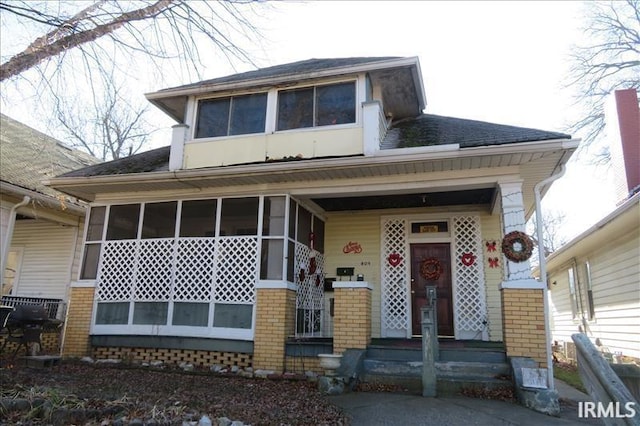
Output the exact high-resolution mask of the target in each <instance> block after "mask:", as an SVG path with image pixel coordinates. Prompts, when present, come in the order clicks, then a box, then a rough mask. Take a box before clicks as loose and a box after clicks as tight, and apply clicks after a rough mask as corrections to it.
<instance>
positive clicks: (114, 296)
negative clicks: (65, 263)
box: [80, 195, 324, 343]
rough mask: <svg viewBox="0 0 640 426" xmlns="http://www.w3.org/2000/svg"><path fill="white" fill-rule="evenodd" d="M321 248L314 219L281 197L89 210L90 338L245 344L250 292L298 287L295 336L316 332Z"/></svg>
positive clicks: (250, 330) (251, 322)
mask: <svg viewBox="0 0 640 426" xmlns="http://www.w3.org/2000/svg"><path fill="white" fill-rule="evenodd" d="M323 242H324V222H323V219H322V218H321V217H320V216H318V215H317V214H314V213H312V212H311V211H310V210H309V209H307V208H305V206H303V205H302V204H301V203H300V202H298V201H296V199H294V198H292V197H290V196H288V195H277V196H262V195H261V196H247V197H217V198H207V199H181V200H172V201H153V202H142V203H131V204H107V205H94V206H93V207H92V208H91V211H90V215H89V220H88V226H87V230H86V238H85V246H84V257H83V261H82V270H81V275H80V279H81V280H87V281H89V282H90V281H92V280H95V301H94V303H95V306H94V308H95V309H93V312H94V315H93V319H92V324H91V334H92V335H94V336H117V335H129V336H131V335H136V336H139V338H142V336H180V338H185V337H193V338H215V339H234V340H247V341H250V340H252V339H253V337H254V330H255V321H256V310H255V304H256V288H260V287H265V288H269V287H280V286H284V287H293V286H295V287H296V288H297V289H298V300H297V309H296V315H297V317H298V318H297V333H299V334H302V335H313V334H314V333H315V334H318V333H319V332H320V330H321V310H322V307H323V299H322V289H323V284H324V282H323V263H324V260H323V253H324V247H323ZM301 271H305V272H301ZM98 340H100V339H98ZM109 341H110V342H111V343H114V342H115V341H117V339H115V340H114V339H113V338H111V339H109Z"/></svg>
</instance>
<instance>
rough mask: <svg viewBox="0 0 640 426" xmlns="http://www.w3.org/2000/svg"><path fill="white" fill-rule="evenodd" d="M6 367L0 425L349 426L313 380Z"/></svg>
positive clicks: (0, 378)
mask: <svg viewBox="0 0 640 426" xmlns="http://www.w3.org/2000/svg"><path fill="white" fill-rule="evenodd" d="M23 364H24V362H23V361H16V362H14V363H10V362H7V361H4V362H3V364H2V368H0V383H1V386H0V389H1V390H0V398H1V399H0V424H3V425H4V424H21V425H41V424H54V425H68V424H76V425H105V426H106V425H133V424H135V425H143V424H144V425H182V424H183V422H188V423H187V424H189V422H192V423H190V424H197V421H198V420H199V419H200V418H201V417H202V416H203V415H205V414H206V415H207V416H209V417H210V418H211V419H212V421H213V424H214V425H215V424H217V423H216V419H218V418H220V417H227V418H228V419H230V420H237V421H241V422H243V423H244V424H251V425H254V426H255V425H348V424H349V419H348V417H347V416H346V415H345V414H343V413H342V412H341V410H340V409H339V408H337V407H335V406H334V405H332V404H331V403H329V402H328V400H327V399H326V397H324V396H323V395H322V394H320V393H319V392H318V391H317V388H316V384H315V383H312V382H309V381H306V380H288V379H287V380H285V379H282V378H280V379H277V378H273V379H257V378H244V377H238V376H236V375H231V374H228V375H225V374H216V373H211V372H209V371H194V372H184V371H181V370H179V369H175V368H174V369H171V368H165V369H151V368H149V367H140V366H126V365H98V364H89V363H84V362H61V363H59V364H58V365H54V366H51V367H45V368H33V367H30V368H27V367H25V366H24V365H23Z"/></svg>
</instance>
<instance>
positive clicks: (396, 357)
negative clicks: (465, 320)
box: [366, 346, 507, 363]
mask: <svg viewBox="0 0 640 426" xmlns="http://www.w3.org/2000/svg"><path fill="white" fill-rule="evenodd" d="M366 357H367V358H368V359H377V360H392V361H410V362H413V361H422V348H394V347H388V346H369V347H368V348H367V353H366ZM439 361H460V362H487V363H506V362H507V356H506V354H505V353H504V351H500V350H493V349H483V348H446V349H445V348H440V351H439Z"/></svg>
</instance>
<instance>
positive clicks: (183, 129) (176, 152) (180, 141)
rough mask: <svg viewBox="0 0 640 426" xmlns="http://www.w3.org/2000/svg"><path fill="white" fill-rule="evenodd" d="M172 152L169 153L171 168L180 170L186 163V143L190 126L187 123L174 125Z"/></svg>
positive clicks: (171, 169)
mask: <svg viewBox="0 0 640 426" xmlns="http://www.w3.org/2000/svg"><path fill="white" fill-rule="evenodd" d="M172 129H173V133H172V135H171V153H170V154H169V170H170V171H174V170H180V169H182V165H183V164H184V143H185V141H186V140H187V132H188V131H189V126H188V125H186V124H176V125H175V126H173V127H172Z"/></svg>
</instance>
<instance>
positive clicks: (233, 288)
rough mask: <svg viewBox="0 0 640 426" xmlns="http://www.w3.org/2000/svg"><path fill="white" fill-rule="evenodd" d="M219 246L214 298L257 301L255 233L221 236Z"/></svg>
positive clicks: (220, 300) (231, 300)
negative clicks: (252, 235) (244, 235)
mask: <svg viewBox="0 0 640 426" xmlns="http://www.w3.org/2000/svg"><path fill="white" fill-rule="evenodd" d="M217 249H218V250H217V253H216V255H215V258H216V260H215V263H216V264H217V270H216V273H215V282H216V286H215V292H214V298H215V300H216V301H218V302H243V303H254V302H255V298H256V294H255V284H256V279H257V262H256V259H257V258H258V239H257V238H256V237H221V238H219V239H218V244H217Z"/></svg>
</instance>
